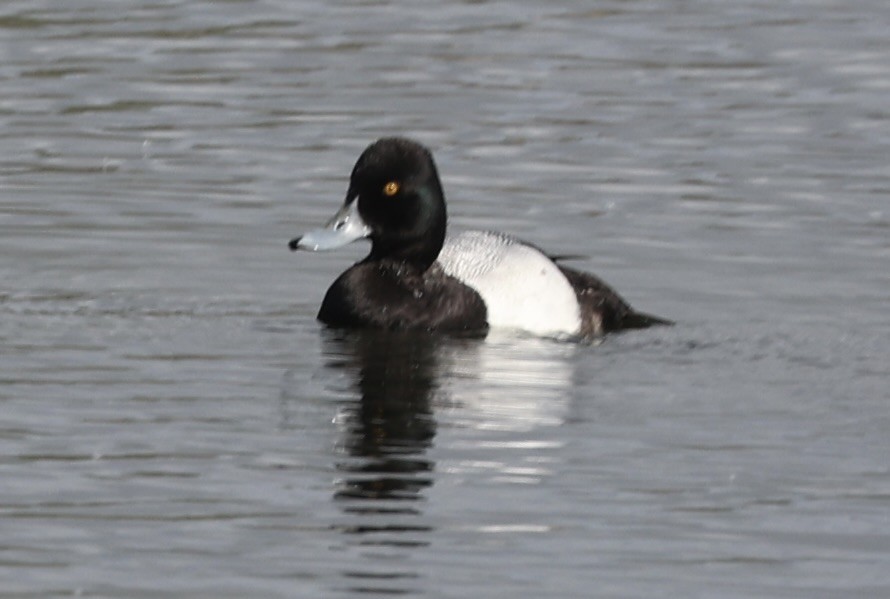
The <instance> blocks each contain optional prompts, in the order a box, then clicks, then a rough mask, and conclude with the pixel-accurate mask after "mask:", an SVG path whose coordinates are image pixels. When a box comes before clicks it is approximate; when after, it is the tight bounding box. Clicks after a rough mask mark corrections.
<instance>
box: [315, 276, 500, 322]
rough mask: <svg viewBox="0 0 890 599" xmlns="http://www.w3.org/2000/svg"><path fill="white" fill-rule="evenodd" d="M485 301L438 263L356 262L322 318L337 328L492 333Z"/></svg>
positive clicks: (338, 282)
mask: <svg viewBox="0 0 890 599" xmlns="http://www.w3.org/2000/svg"><path fill="white" fill-rule="evenodd" d="M486 316H487V315H486V309H485V304H484V302H483V301H482V298H481V297H480V296H479V294H478V293H476V292H475V291H474V290H473V289H471V288H469V287H467V286H466V285H464V284H463V283H461V282H460V281H458V280H457V279H455V278H453V277H450V276H448V275H446V274H445V273H444V272H443V271H442V269H441V268H440V267H439V266H438V265H437V264H434V265H433V266H432V267H430V268H429V269H427V270H425V271H420V270H419V269H417V268H415V267H412V266H411V265H409V264H406V263H403V262H393V261H387V260H382V261H373V262H361V263H359V264H356V265H355V266H353V267H352V268H350V269H349V270H347V271H346V272H344V273H343V274H342V275H340V277H338V278H337V280H336V281H334V284H333V285H331V288H330V289H328V292H327V294H326V295H325V298H324V301H323V302H322V304H321V310H320V311H319V313H318V319H319V320H320V321H322V322H323V323H325V324H327V325H330V326H333V327H347V328H378V329H387V330H429V331H449V332H458V331H462V332H463V331H466V332H475V331H479V332H482V331H485V330H487V329H488V324H487V320H486Z"/></svg>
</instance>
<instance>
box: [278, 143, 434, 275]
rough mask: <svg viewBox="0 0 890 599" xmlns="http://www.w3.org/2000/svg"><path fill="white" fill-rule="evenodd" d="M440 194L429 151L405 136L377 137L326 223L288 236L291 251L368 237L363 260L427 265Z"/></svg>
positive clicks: (430, 260) (329, 246) (431, 254)
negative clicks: (338, 207) (344, 196)
mask: <svg viewBox="0 0 890 599" xmlns="http://www.w3.org/2000/svg"><path fill="white" fill-rule="evenodd" d="M446 221H447V217H446V211H445V197H444V194H443V193H442V184H441V183H440V182H439V175H438V173H437V171H436V165H435V163H434V162H433V156H432V154H431V153H430V151H429V150H427V149H426V148H425V147H424V146H422V145H421V144H419V143H417V142H415V141H412V140H409V139H404V138H398V137H392V138H384V139H380V140H378V141H376V142H374V143H373V144H371V145H370V146H368V147H367V149H365V151H364V152H362V155H361V156H360V157H359V159H358V162H356V163H355V167H353V169H352V176H351V177H350V180H349V190H348V191H347V193H346V200H345V201H344V203H343V206H342V207H341V208H340V210H339V211H338V212H337V214H335V215H334V217H333V218H332V219H331V220H330V221H328V223H327V224H326V225H325V226H324V227H322V228H320V229H316V230H314V231H310V232H308V233H306V234H305V235H302V236H300V237H297V238H295V239H292V240H291V241H290V243H289V246H290V249H291V250H310V251H320V250H329V249H334V248H338V247H341V246H343V245H346V244H347V243H350V242H352V241H355V240H356V239H361V238H370V240H371V254H370V255H369V256H368V258H367V259H368V260H383V259H392V260H397V261H402V262H408V263H412V264H415V265H417V266H420V267H421V268H423V269H426V268H428V267H429V266H430V265H431V264H432V263H433V262H435V260H436V257H437V256H438V255H439V250H441V249H442V243H443V241H444V240H445V226H446Z"/></svg>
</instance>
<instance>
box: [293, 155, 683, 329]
mask: <svg viewBox="0 0 890 599" xmlns="http://www.w3.org/2000/svg"><path fill="white" fill-rule="evenodd" d="M446 221H447V217H446V210H445V196H444V193H443V191H442V184H441V182H440V181H439V175H438V173H437V171H436V165H435V163H434V162H433V157H432V154H431V153H430V151H429V150H427V149H426V148H425V147H424V146H422V145H420V144H419V143H417V142H415V141H412V140H409V139H404V138H385V139H380V140H378V141H376V142H375V143H373V144H371V145H370V146H368V148H367V149H366V150H365V151H364V152H363V153H362V155H361V156H360V157H359V159H358V162H356V164H355V167H354V168H353V169H352V176H351V178H350V181H349V189H348V191H347V193H346V200H345V202H344V204H343V207H342V208H341V209H340V210H339V211H338V212H337V214H336V215H334V217H333V218H332V219H331V220H330V221H329V222H328V223H327V224H326V225H325V226H324V227H323V228H321V229H317V230H315V231H311V232H309V233H307V234H305V235H303V236H301V237H297V238H295V239H293V240H291V241H290V243H289V246H290V249H291V250H309V251H319V250H328V249H333V248H337V247H340V246H343V245H346V244H347V243H350V242H352V241H354V240H356V239H360V238H370V240H371V253H370V254H369V255H368V257H367V258H365V259H364V260H362V261H361V262H359V263H357V264H355V265H354V266H352V267H351V268H350V269H348V270H347V271H346V272H344V273H343V274H342V275H340V277H339V278H337V280H336V281H334V283H333V285H331V288H330V289H328V292H327V294H326V295H325V298H324V301H323V302H322V305H321V310H320V311H319V313H318V319H319V320H321V321H322V322H324V323H326V324H328V325H330V326H333V327H369V328H383V329H426V330H438V331H452V332H456V331H466V332H484V331H486V330H487V329H488V328H489V327H506V328H514V329H521V330H524V331H528V332H531V333H534V334H537V335H545V336H582V337H592V336H595V335H600V334H602V333H607V332H610V331H617V330H621V329H631V328H644V327H649V326H652V325H656V324H670V322H669V321H667V320H664V319H661V318H658V317H655V316H651V315H648V314H643V313H641V312H636V311H635V310H633V309H632V308H631V307H630V306H629V305H628V304H627V302H625V301H624V300H623V299H622V298H621V297H620V296H619V295H618V294H617V293H616V292H615V291H613V290H612V289H611V288H610V287H609V286H608V285H606V284H605V283H604V282H602V281H601V280H600V279H598V278H597V277H595V276H593V275H591V274H588V273H585V272H581V271H577V270H574V269H572V268H568V267H565V266H562V265H561V264H558V263H557V262H555V261H554V260H553V259H552V258H550V257H548V256H547V255H546V254H544V253H543V252H542V251H541V250H539V249H538V248H536V247H535V246H533V245H531V244H529V243H526V242H524V241H521V240H519V239H515V238H513V237H510V236H508V235H504V234H501V233H493V232H487V231H467V232H465V233H461V234H460V235H457V236H453V237H446V235H445V227H446Z"/></svg>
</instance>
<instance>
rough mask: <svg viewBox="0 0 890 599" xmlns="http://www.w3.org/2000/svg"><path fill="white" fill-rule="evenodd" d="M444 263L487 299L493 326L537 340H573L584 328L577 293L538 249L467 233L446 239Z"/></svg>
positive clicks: (493, 236) (499, 236) (502, 238)
mask: <svg viewBox="0 0 890 599" xmlns="http://www.w3.org/2000/svg"><path fill="white" fill-rule="evenodd" d="M439 263H440V264H441V265H442V268H443V269H444V270H445V272H446V273H448V274H449V275H451V276H452V277H454V278H456V279H458V280H460V281H462V282H463V283H464V284H466V285H468V286H469V287H472V288H473V289H475V290H476V291H477V292H478V293H479V295H480V296H482V299H483V300H484V301H485V306H486V307H487V308H488V324H489V325H490V326H492V327H503V328H512V329H522V330H525V331H528V332H530V333H534V334H536V335H573V334H576V333H578V331H579V330H580V328H581V314H580V311H579V307H578V300H577V298H576V297H575V290H574V289H572V286H571V285H570V284H569V282H568V280H566V278H565V276H564V275H563V274H562V272H561V271H560V270H559V267H557V266H556V264H554V263H553V261H552V260H550V258H548V257H547V256H545V255H544V254H542V253H541V251H540V250H538V249H537V248H534V247H532V246H529V245H525V244H524V243H522V242H521V241H519V240H517V239H514V238H512V237H508V236H507V235H502V234H500V233H492V232H488V231H467V232H465V233H461V234H460V235H457V236H455V237H449V238H447V239H446V240H445V245H444V246H443V247H442V251H441V253H440V254H439Z"/></svg>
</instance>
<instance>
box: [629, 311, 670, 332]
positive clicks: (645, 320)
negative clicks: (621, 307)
mask: <svg viewBox="0 0 890 599" xmlns="http://www.w3.org/2000/svg"><path fill="white" fill-rule="evenodd" d="M673 324H674V321H673V320H668V319H666V318H659V317H658V316H652V315H651V314H646V313H644V312H633V311H631V312H628V313H627V314H625V315H624V317H623V318H622V319H621V326H620V328H622V329H645V328H648V327H653V326H659V325H666V326H671V325H673Z"/></svg>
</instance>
